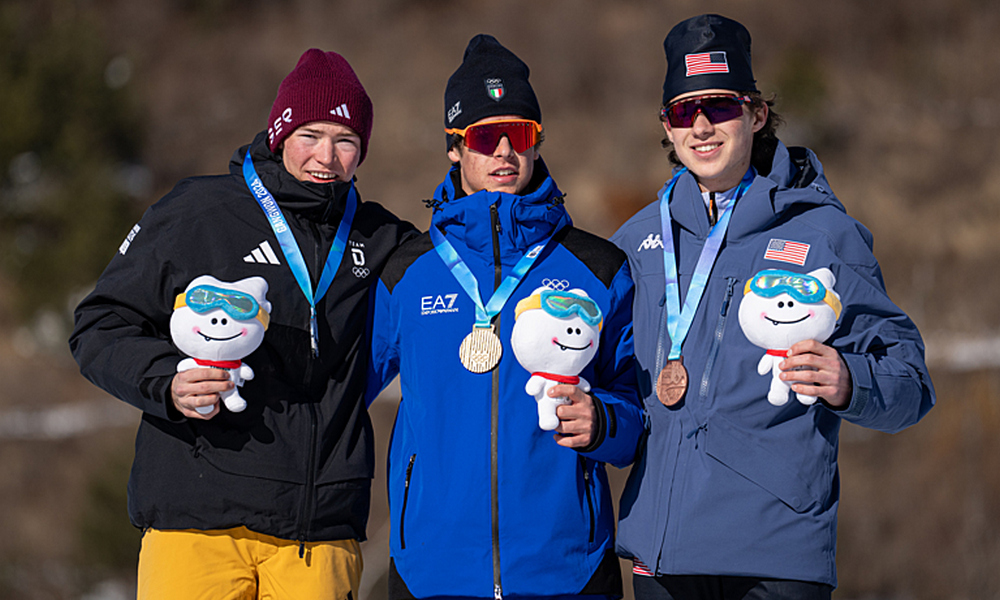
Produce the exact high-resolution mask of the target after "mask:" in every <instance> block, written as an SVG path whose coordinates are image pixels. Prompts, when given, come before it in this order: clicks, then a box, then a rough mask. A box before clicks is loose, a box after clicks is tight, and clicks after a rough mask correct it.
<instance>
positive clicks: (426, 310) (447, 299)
mask: <svg viewBox="0 0 1000 600" xmlns="http://www.w3.org/2000/svg"><path fill="white" fill-rule="evenodd" d="M457 299H458V294H438V295H437V296H434V295H431V296H422V297H421V298H420V316H427V315H443V314H448V313H457V312H458V307H456V306H455V300H457Z"/></svg>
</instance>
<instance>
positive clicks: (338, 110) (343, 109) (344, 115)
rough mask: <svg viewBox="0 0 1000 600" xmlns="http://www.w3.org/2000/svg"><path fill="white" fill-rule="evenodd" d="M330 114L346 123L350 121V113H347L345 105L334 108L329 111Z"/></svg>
mask: <svg viewBox="0 0 1000 600" xmlns="http://www.w3.org/2000/svg"><path fill="white" fill-rule="evenodd" d="M330 114H331V115H337V116H338V117H342V118H344V119H347V120H348V121H350V120H351V113H349V112H347V104H341V105H340V106H338V107H337V108H334V109H333V110H331V111H330Z"/></svg>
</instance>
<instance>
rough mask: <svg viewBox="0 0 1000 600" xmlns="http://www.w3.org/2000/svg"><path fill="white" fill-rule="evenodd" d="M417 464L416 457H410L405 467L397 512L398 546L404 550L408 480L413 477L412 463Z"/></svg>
mask: <svg viewBox="0 0 1000 600" xmlns="http://www.w3.org/2000/svg"><path fill="white" fill-rule="evenodd" d="M415 462H417V455H416V454H411V455H410V462H409V464H407V465H406V481H405V482H404V483H403V505H402V507H401V508H400V510H399V546H400V548H402V549H403V550H406V505H407V503H408V502H409V501H410V478H411V477H412V476H413V463H415Z"/></svg>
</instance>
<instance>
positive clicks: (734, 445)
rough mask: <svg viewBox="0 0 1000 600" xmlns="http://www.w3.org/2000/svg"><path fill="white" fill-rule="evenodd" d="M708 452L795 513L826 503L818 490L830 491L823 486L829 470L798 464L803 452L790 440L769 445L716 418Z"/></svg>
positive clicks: (711, 424)
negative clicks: (822, 483) (779, 449)
mask: <svg viewBox="0 0 1000 600" xmlns="http://www.w3.org/2000/svg"><path fill="white" fill-rule="evenodd" d="M775 446H781V447H782V448H783V451H782V452H779V451H778V448H776V447H775ZM705 452H706V453H707V454H708V455H709V456H711V457H713V458H715V459H716V460H718V461H719V462H721V463H722V464H723V465H725V466H727V467H729V468H730V469H732V470H733V471H736V472H737V473H739V474H740V475H742V476H743V477H746V478H747V479H749V480H750V481H752V482H753V483H755V484H757V485H758V486H760V487H762V488H764V489H765V490H767V491H768V492H770V493H771V494H772V495H774V496H775V497H776V498H778V499H779V500H781V501H782V502H784V503H785V504H787V505H788V506H789V507H790V508H791V509H792V510H794V511H795V512H798V513H802V512H805V511H807V510H809V509H810V508H811V507H813V506H815V505H816V504H817V503H819V502H822V501H823V499H824V495H823V494H822V493H821V491H820V490H818V489H817V488H824V489H825V488H826V487H827V486H823V485H821V483H820V482H822V481H823V480H824V477H825V475H824V473H825V472H826V468H825V467H821V466H816V467H815V468H813V469H810V468H809V465H808V464H806V463H801V462H800V463H799V464H796V462H795V459H796V458H802V457H803V451H802V450H800V449H798V448H796V447H795V446H794V443H793V442H791V441H789V440H787V439H783V440H778V441H772V442H771V443H768V442H767V440H764V439H762V438H761V437H759V436H757V435H754V434H751V433H749V432H747V431H745V430H742V429H740V428H738V427H736V426H735V425H733V424H732V423H731V422H729V421H728V420H726V419H725V418H723V417H720V416H719V415H715V416H713V417H712V419H711V420H710V421H709V424H708V426H707V427H705ZM819 460H823V459H822V458H821V459H819ZM814 465H818V462H817V463H814ZM809 471H811V472H809Z"/></svg>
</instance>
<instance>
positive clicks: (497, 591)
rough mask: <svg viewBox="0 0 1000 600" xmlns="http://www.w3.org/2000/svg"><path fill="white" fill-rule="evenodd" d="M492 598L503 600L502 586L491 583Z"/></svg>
mask: <svg viewBox="0 0 1000 600" xmlns="http://www.w3.org/2000/svg"><path fill="white" fill-rule="evenodd" d="M493 600H503V588H501V587H500V585H499V584H493Z"/></svg>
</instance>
